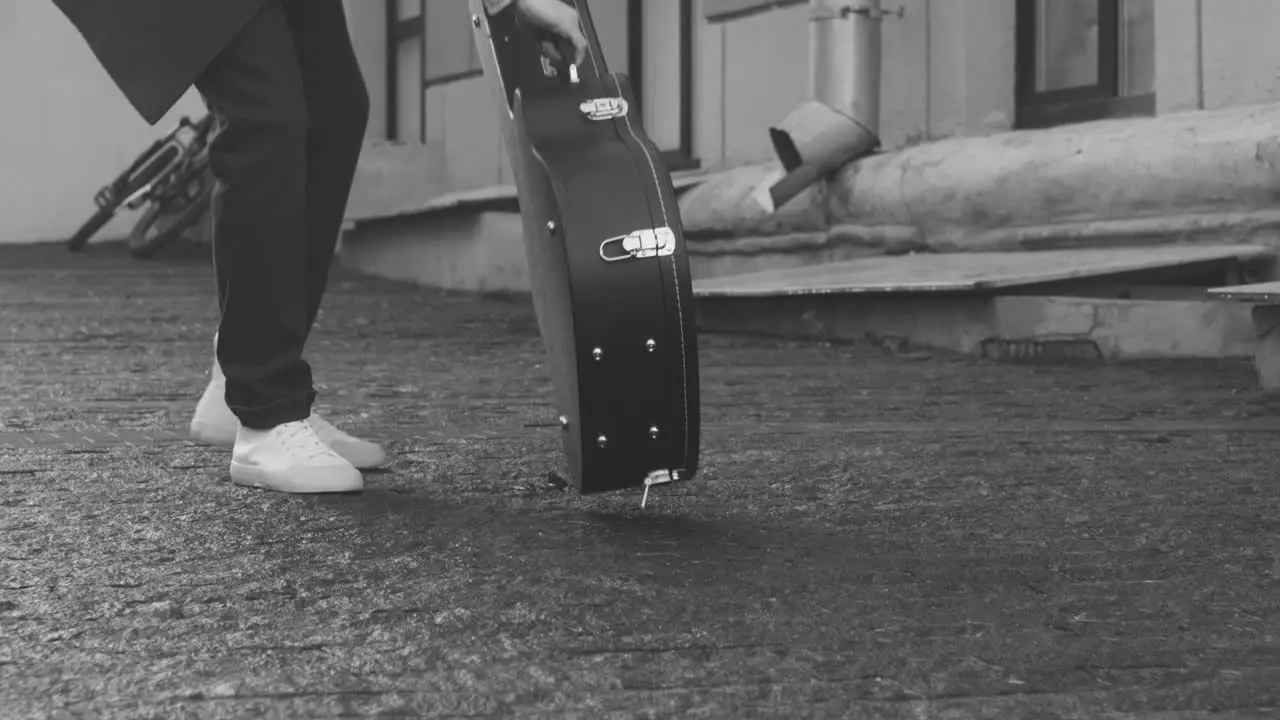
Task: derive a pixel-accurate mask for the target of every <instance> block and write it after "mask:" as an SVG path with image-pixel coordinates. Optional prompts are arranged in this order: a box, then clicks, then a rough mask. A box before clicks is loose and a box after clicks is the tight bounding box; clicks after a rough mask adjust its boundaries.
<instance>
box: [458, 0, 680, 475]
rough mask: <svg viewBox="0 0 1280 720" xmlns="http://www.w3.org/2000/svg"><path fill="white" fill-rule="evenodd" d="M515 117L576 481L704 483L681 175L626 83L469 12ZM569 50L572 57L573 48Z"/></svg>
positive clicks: (537, 303)
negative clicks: (679, 198) (679, 199)
mask: <svg viewBox="0 0 1280 720" xmlns="http://www.w3.org/2000/svg"><path fill="white" fill-rule="evenodd" d="M469 1H470V3H471V12H472V24H473V25H474V27H475V32H476V42H477V48H478V50H479V54H480V58H481V61H482V63H483V66H484V71H485V74H486V76H487V77H488V78H489V79H490V82H491V83H492V85H493V89H494V91H495V98H497V100H498V108H499V111H500V113H501V115H502V118H503V127H504V133H505V140H506V147H507V152H508V153H509V157H510V159H511V164H512V167H513V170H514V172H515V176H516V186H517V189H518V192H519V198H520V214H521V217H522V220H523V225H524V239H525V250H526V254H527V257H528V262H529V282H530V286H531V290H532V294H533V303H534V308H535V312H536V315H537V321H538V327H539V330H540V331H541V334H542V339H543V342H544V344H545V345H546V348H547V353H548V356H549V358H548V361H549V367H550V370H551V376H552V383H553V386H554V391H555V402H556V406H557V408H558V410H559V413H560V425H561V433H562V435H563V439H564V449H565V453H566V455H567V457H568V464H569V471H570V474H571V475H572V477H573V480H574V482H575V484H576V485H577V488H578V491H579V492H580V493H581V494H591V493H599V492H605V491H612V490H622V489H627V488H637V487H641V486H643V487H644V489H645V492H646V496H647V493H648V488H649V486H650V485H654V484H658V483H664V482H671V481H683V480H688V479H691V478H692V477H693V476H694V474H695V473H696V472H697V469H698V451H699V433H700V429H701V425H700V422H699V417H700V416H699V413H700V406H699V378H698V367H699V366H698V345H697V336H696V331H695V326H694V305H693V288H692V281H691V278H690V276H689V261H688V257H687V255H686V254H685V246H684V231H683V227H682V226H681V223H680V209H679V205H678V204H677V203H676V196H675V192H674V190H673V188H672V185H671V175H670V173H669V171H668V170H667V168H666V166H665V165H664V164H663V162H662V158H661V155H660V152H659V150H658V149H657V148H656V147H655V146H654V144H653V143H652V142H651V141H650V139H649V137H648V136H647V135H646V134H645V131H644V128H642V127H641V125H640V117H639V113H638V112H635V108H636V103H635V97H634V95H633V92H632V89H631V87H630V85H629V84H628V82H627V78H626V76H625V75H622V74H618V73H611V72H609V70H608V68H606V67H605V63H604V55H603V53H601V51H600V42H599V39H598V38H597V37H596V32H595V28H594V26H593V24H592V22H591V14H590V11H589V9H588V7H587V3H586V2H585V0H577V2H574V3H572V4H573V5H575V7H576V8H577V10H578V13H579V16H580V17H581V20H582V26H583V31H584V33H585V35H586V37H587V39H588V42H589V44H590V52H589V53H588V56H587V58H586V59H585V60H584V61H583V62H582V64H581V66H573V65H571V64H569V63H571V62H572V60H573V55H572V52H571V51H570V50H568V49H564V50H562V51H561V54H562V56H563V58H564V60H565V62H557V61H555V60H552V59H549V57H548V55H547V54H546V53H544V51H543V45H542V44H541V43H542V42H543V41H545V40H547V39H548V38H546V37H545V36H543V35H541V33H540V31H538V30H537V29H535V28H533V27H532V26H530V25H528V24H527V23H526V22H525V21H524V19H523V18H522V17H521V16H520V14H519V10H518V9H517V8H516V7H515V4H514V3H507V4H506V7H504V8H502V9H500V10H498V11H497V12H495V13H493V14H489V13H488V12H486V10H485V5H486V3H485V2H484V0H469ZM562 47H563V46H562Z"/></svg>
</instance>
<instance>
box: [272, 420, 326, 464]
mask: <svg viewBox="0 0 1280 720" xmlns="http://www.w3.org/2000/svg"><path fill="white" fill-rule="evenodd" d="M281 435H282V436H283V437H282V439H283V440H284V442H285V446H286V447H288V448H289V450H290V451H292V452H296V453H298V454H299V455H302V456H304V457H306V458H307V459H308V460H313V459H315V458H318V457H327V456H329V455H332V454H333V450H332V449H331V448H330V447H329V446H328V445H326V444H325V443H324V441H323V440H321V439H320V436H319V435H317V434H316V429H315V428H314V427H312V426H311V423H310V422H309V421H307V420H299V421H297V422H291V423H287V424H285V425H284V427H282V428H281Z"/></svg>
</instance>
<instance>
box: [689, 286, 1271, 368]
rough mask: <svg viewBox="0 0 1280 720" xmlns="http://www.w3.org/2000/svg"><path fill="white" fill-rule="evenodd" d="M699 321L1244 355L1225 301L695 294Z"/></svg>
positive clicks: (745, 329)
mask: <svg viewBox="0 0 1280 720" xmlns="http://www.w3.org/2000/svg"><path fill="white" fill-rule="evenodd" d="M698 323H699V328H700V329H701V330H703V331H707V332H729V333H743V334H752V335H766V336H774V337H788V338H799V339H811V340H827V341H844V342H850V341H859V340H863V339H865V338H868V337H876V338H894V339H897V340H900V341H903V342H906V343H909V344H911V345H916V346H920V347H928V348H936V349H944V350H951V351H955V352H961V353H966V354H983V353H984V352H986V351H987V350H986V348H987V347H988V346H989V345H990V343H991V342H992V341H1009V342H1014V343H1072V344H1080V343H1081V342H1087V343H1092V344H1093V346H1094V347H1095V348H1096V352H1097V355H1098V357H1099V358H1101V359H1103V360H1137V359H1154V358H1188V359H1190V358H1197V359H1209V358H1248V357H1252V356H1253V352H1254V348H1255V345H1256V342H1255V334H1254V329H1253V325H1252V322H1251V320H1250V317H1249V311H1248V308H1247V307H1243V306H1241V305H1240V304H1238V303H1230V302H1180V301H1156V300H1148V301H1144V300H1097V299H1086V298H1070V297H1033V296H996V297H993V296H981V295H973V294H960V293H937V294H930V295H911V296H906V295H894V296H887V295H881V296H855V295H828V296H790V297H776V298H699V299H698Z"/></svg>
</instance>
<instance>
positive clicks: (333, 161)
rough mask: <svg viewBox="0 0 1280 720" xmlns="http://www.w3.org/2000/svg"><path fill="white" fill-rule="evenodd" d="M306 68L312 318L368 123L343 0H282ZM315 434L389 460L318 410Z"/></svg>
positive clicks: (369, 458)
mask: <svg viewBox="0 0 1280 720" xmlns="http://www.w3.org/2000/svg"><path fill="white" fill-rule="evenodd" d="M283 7H284V12H285V17H286V18H287V19H288V22H289V30H290V34H291V35H292V37H293V46H294V50H295V52H296V53H297V58H298V67H299V68H300V69H301V71H302V85H303V88H304V91H305V95H306V104H307V116H308V117H309V118H310V123H309V124H308V127H307V146H306V155H307V191H306V198H307V199H306V227H307V324H308V326H309V327H310V326H311V325H312V324H314V322H315V319H316V314H317V313H318V312H319V311H320V303H321V301H322V300H323V299H324V291H325V287H326V286H327V284H328V280H329V272H330V266H331V265H332V263H333V253H334V248H335V246H336V245H337V243H338V236H339V234H340V233H341V231H342V221H343V218H344V217H345V215H346V210H347V202H348V200H349V199H350V196H351V184H352V181H353V180H354V178H355V173H356V164H357V163H358V162H359V160H360V150H361V148H362V147H363V146H364V134H365V129H366V127H367V126H368V123H369V93H368V90H367V89H366V88H365V83H364V76H363V75H362V74H361V72H360V64H359V62H358V61H357V60H356V53H355V49H354V48H352V46H351V35H350V31H349V30H348V28H347V15H346V12H345V11H344V10H343V7H342V0H283ZM311 419H312V424H313V425H315V428H316V432H318V433H319V434H320V437H321V438H322V439H323V440H324V441H325V442H326V443H328V444H329V445H330V446H331V447H332V448H333V449H334V450H337V451H338V452H339V453H340V454H341V455H342V456H343V457H345V458H347V459H348V460H350V461H351V462H352V463H353V464H354V465H355V466H356V467H360V468H369V467H376V466H378V465H381V464H382V462H383V461H384V460H385V459H386V455H385V454H384V453H383V450H382V448H381V447H379V446H378V445H376V444H375V443H371V442H368V441H367V440H361V439H359V438H355V437H352V436H350V435H348V434H347V433H345V432H342V431H341V430H339V429H337V428H336V427H334V426H333V425H332V424H330V423H329V422H328V421H327V420H325V419H324V418H323V417H321V416H320V415H319V414H313V415H312V418H311Z"/></svg>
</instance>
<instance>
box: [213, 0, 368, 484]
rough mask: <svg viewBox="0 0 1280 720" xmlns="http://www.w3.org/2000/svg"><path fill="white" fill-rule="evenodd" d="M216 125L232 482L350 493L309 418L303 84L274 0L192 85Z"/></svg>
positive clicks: (349, 477) (347, 473)
mask: <svg viewBox="0 0 1280 720" xmlns="http://www.w3.org/2000/svg"><path fill="white" fill-rule="evenodd" d="M196 87H197V89H198V90H199V91H200V93H201V94H202V95H203V96H204V98H205V100H206V102H208V104H209V105H210V107H211V108H212V109H213V110H214V111H215V112H217V113H218V115H219V116H221V119H222V120H223V122H224V126H223V128H222V130H221V132H220V133H219V134H218V136H217V137H216V138H215V139H214V141H213V143H212V145H211V146H210V149H209V161H210V166H211V169H212V172H213V174H214V176H215V177H216V178H217V179H218V189H217V191H216V193H215V205H214V217H215V221H214V267H215V271H216V276H217V288H218V298H219V304H220V307H221V309H222V323H221V325H220V326H219V329H218V341H217V360H218V364H219V365H220V366H221V370H222V372H223V373H225V376H226V390H225V399H226V403H227V405H228V406H229V408H230V409H231V411H232V412H233V413H234V414H235V416H236V417H237V419H238V420H239V424H240V426H241V427H239V428H238V430H237V434H236V437H235V441H234V452H233V456H232V478H233V479H234V480H235V481H236V482H239V483H241V484H249V485H259V486H263V487H271V488H273V489H281V490H288V491H295V492H307V491H312V492H315V491H331V490H352V489H358V487H359V485H360V474H359V472H358V471H357V470H356V469H355V468H354V467H352V466H351V464H350V463H348V462H346V461H345V460H343V459H342V458H341V457H339V456H337V455H336V454H335V453H334V452H333V451H332V450H330V449H329V448H328V447H327V446H325V445H324V444H323V443H321V442H320V440H319V438H318V437H317V436H316V434H315V431H314V430H313V429H312V428H311V426H310V425H309V423H308V422H307V419H308V417H309V416H310V414H311V403H312V401H313V399H314V395H315V392H314V390H313V388H312V383H311V369H310V367H309V366H308V365H307V363H306V362H305V361H304V360H303V359H302V349H303V346H304V345H305V343H306V339H307V335H308V334H309V331H310V325H311V324H310V322H309V310H308V307H309V305H308V299H309V296H310V295H309V283H308V274H307V265H308V257H309V248H308V242H307V240H308V238H307V229H306V191H307V175H308V170H307V138H308V133H309V123H310V118H309V116H308V113H307V103H306V89H305V86H304V82H303V77H302V71H301V68H300V65H299V63H298V58H297V54H296V51H295V48H294V44H293V39H292V31H291V29H290V26H289V23H288V20H287V18H286V15H285V12H284V8H283V6H282V5H281V2H280V0H267V2H266V4H265V5H264V6H263V9H262V11H261V12H260V13H259V14H258V15H257V16H256V17H255V18H253V19H252V20H250V21H249V23H248V24H247V25H246V26H245V27H244V28H243V29H242V30H241V32H240V33H239V34H238V35H237V36H236V38H235V39H234V40H233V41H232V42H231V44H230V45H228V47H227V48H226V49H225V50H224V51H223V52H222V53H221V54H220V55H219V56H218V57H217V58H216V59H215V60H214V62H213V63H211V64H210V66H209V67H208V69H206V70H205V72H204V73H203V74H202V75H201V76H200V78H199V79H198V80H197V81H196Z"/></svg>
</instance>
